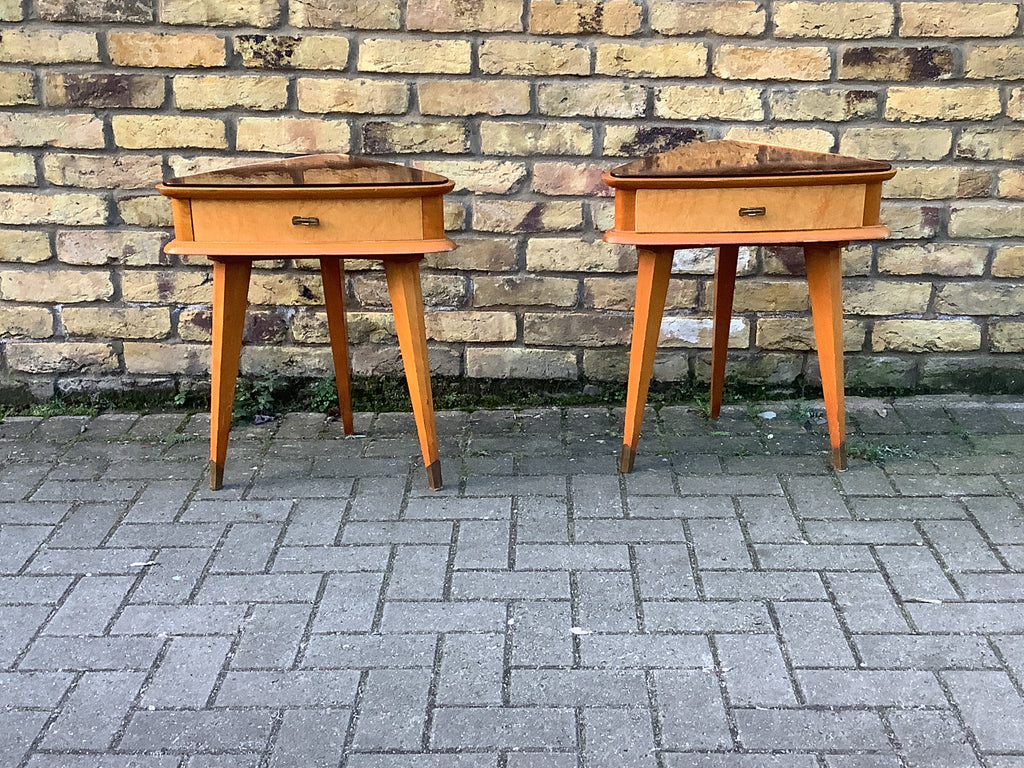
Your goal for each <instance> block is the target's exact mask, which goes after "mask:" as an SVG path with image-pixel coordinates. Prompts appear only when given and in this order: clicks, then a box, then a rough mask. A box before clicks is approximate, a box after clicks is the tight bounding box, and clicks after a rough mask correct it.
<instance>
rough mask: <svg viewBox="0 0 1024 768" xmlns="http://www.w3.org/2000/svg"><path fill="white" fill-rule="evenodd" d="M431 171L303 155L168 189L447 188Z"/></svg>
mask: <svg viewBox="0 0 1024 768" xmlns="http://www.w3.org/2000/svg"><path fill="white" fill-rule="evenodd" d="M447 183H448V179H446V178H445V177H444V176H439V175H438V174H436V173H430V172H429V171H421V170H420V169H418V168H409V167H408V166H404V165H396V164H395V163H385V162H383V161H382V160H371V159H369V158H366V157H359V156H357V155H338V154H333V155H328V154H325V155H304V156H302V157H292V158H288V159H285V160H274V161H272V162H268V163H256V164H253V165H242V166H237V167H235V168H227V169H225V170H222V171H211V172H209V173H197V174H194V175H192V176H181V177H179V178H174V179H168V180H167V181H165V182H164V184H166V185H167V186H169V187H361V186H404V185H409V184H447Z"/></svg>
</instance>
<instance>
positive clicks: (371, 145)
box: [363, 123, 394, 155]
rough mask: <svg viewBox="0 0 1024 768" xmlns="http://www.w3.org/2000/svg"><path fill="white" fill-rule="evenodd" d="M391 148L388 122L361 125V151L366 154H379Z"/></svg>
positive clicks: (392, 145) (392, 147) (389, 150)
mask: <svg viewBox="0 0 1024 768" xmlns="http://www.w3.org/2000/svg"><path fill="white" fill-rule="evenodd" d="M393 149H394V143H393V142H392V141H391V126H390V125H389V124H388V123H366V124H365V125H364V126H363V152H365V153H366V154H368V155H380V154H386V153H388V152H391V151H392V150H393Z"/></svg>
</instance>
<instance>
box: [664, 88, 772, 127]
mask: <svg viewBox="0 0 1024 768" xmlns="http://www.w3.org/2000/svg"><path fill="white" fill-rule="evenodd" d="M654 114H655V115H657V116H658V117H664V118H668V119H670V120H706V119H709V118H714V119H721V120H762V119H764V109H763V108H762V106H761V89H760V88H736V87H725V86H714V85H682V86H678V85H673V86H669V87H667V88H658V89H657V90H656V92H655V96H654Z"/></svg>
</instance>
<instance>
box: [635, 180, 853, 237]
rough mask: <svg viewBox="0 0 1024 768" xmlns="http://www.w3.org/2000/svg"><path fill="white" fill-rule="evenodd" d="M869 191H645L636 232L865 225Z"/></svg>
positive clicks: (638, 203)
mask: <svg viewBox="0 0 1024 768" xmlns="http://www.w3.org/2000/svg"><path fill="white" fill-rule="evenodd" d="M866 190H867V187H866V185H863V184H842V185H831V186H793V187H740V188H729V187H726V188H710V189H708V188H706V189H639V190H637V192H636V209H635V210H636V230H635V231H636V232H683V233H685V232H779V231H783V232H784V231H798V230H811V229H849V228H853V227H861V226H864V224H865V217H864V207H865V199H866Z"/></svg>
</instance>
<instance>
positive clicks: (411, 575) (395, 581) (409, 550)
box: [387, 544, 449, 600]
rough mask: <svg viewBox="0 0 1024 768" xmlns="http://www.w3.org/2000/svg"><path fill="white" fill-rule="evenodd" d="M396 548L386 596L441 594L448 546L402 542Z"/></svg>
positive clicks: (434, 596)
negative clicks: (416, 544)
mask: <svg viewBox="0 0 1024 768" xmlns="http://www.w3.org/2000/svg"><path fill="white" fill-rule="evenodd" d="M396 550H397V551H396V554H395V561H394V566H393V570H392V572H391V579H390V581H389V582H388V590H387V598H388V599H389V600H440V599H441V598H442V597H443V596H444V587H445V577H446V575H447V571H448V552H449V547H445V546H439V545H438V546H433V545H430V546H427V545H425V546H415V545H408V544H404V545H402V546H399V547H396Z"/></svg>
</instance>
